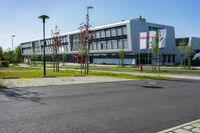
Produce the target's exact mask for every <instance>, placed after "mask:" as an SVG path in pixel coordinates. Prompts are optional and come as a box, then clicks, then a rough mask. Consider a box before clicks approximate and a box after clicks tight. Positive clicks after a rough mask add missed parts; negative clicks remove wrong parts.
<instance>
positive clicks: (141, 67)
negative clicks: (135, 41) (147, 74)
mask: <svg viewBox="0 0 200 133" xmlns="http://www.w3.org/2000/svg"><path fill="white" fill-rule="evenodd" d="M142 70H143V66H142V64H140V72H142Z"/></svg>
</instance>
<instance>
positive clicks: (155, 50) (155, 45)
mask: <svg viewBox="0 0 200 133" xmlns="http://www.w3.org/2000/svg"><path fill="white" fill-rule="evenodd" d="M149 43H150V47H151V52H152V57H153V62H152V67H153V70H154V71H156V67H157V60H158V59H157V58H158V56H159V55H158V53H159V37H158V33H157V32H156V35H155V42H149ZM159 63H160V61H159Z"/></svg>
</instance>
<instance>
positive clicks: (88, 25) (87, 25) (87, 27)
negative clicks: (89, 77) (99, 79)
mask: <svg viewBox="0 0 200 133" xmlns="http://www.w3.org/2000/svg"><path fill="white" fill-rule="evenodd" d="M90 9H93V6H87V15H86V32H87V33H86V34H87V36H88V35H89V28H90V23H89V21H90V18H89V10H90ZM87 43H88V44H87V45H88V46H87V74H88V73H89V58H90V55H89V54H90V52H89V50H90V42H87Z"/></svg>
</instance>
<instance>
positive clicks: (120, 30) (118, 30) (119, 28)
mask: <svg viewBox="0 0 200 133" xmlns="http://www.w3.org/2000/svg"><path fill="white" fill-rule="evenodd" d="M117 35H118V36H121V35H122V28H121V27H118V28H117Z"/></svg>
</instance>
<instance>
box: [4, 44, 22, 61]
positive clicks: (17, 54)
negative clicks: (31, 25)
mask: <svg viewBox="0 0 200 133" xmlns="http://www.w3.org/2000/svg"><path fill="white" fill-rule="evenodd" d="M13 52H14V53H13V54H12V51H11V50H10V49H9V48H8V49H7V50H3V48H2V47H1V46H0V61H7V62H12V56H14V63H16V64H17V63H20V62H22V61H23V56H22V54H21V46H20V45H19V46H17V47H15V49H14V51H13Z"/></svg>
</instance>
